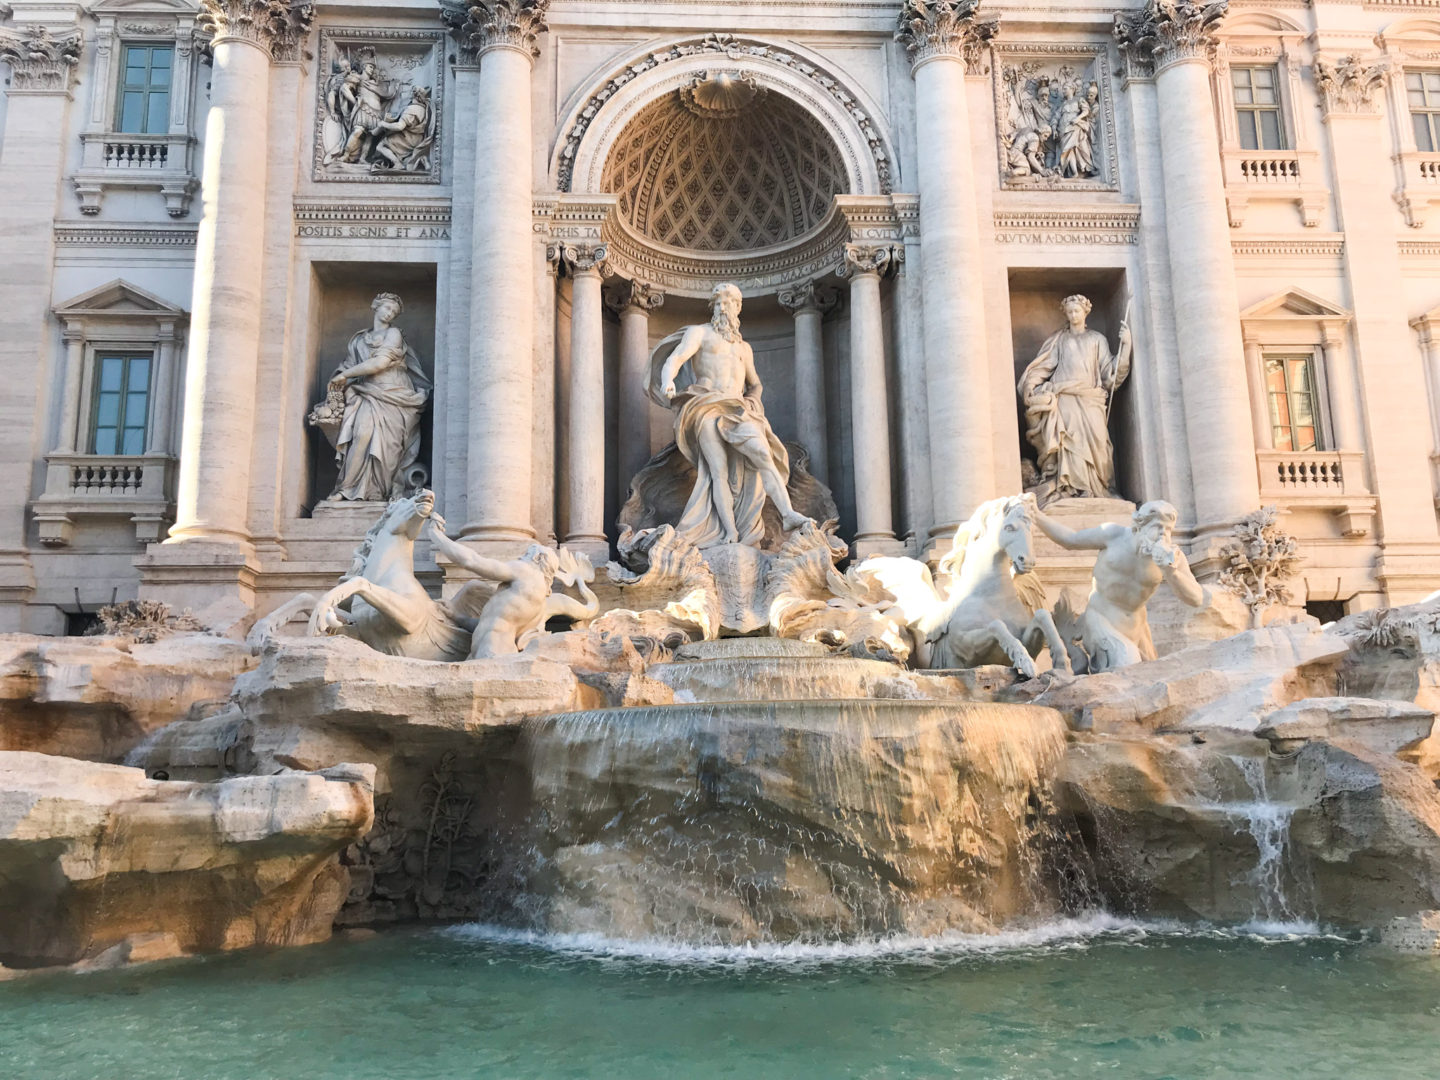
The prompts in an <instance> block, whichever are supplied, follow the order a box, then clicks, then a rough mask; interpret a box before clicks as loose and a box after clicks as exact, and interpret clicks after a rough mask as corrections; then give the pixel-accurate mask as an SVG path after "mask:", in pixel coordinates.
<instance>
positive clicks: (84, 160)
mask: <svg viewBox="0 0 1440 1080" xmlns="http://www.w3.org/2000/svg"><path fill="white" fill-rule="evenodd" d="M80 143H81V157H80V162H81V163H80V168H79V169H78V170H77V171H76V173H75V177H74V183H75V193H76V195H78V196H79V198H80V212H81V213H82V214H87V215H88V214H98V213H99V212H100V203H101V201H102V200H103V198H104V195H105V192H106V191H107V190H116V189H124V188H129V189H142V190H149V191H159V192H160V194H161V196H162V197H163V198H164V199H165V209H166V212H167V213H169V215H170V216H171V217H175V218H180V217H185V216H186V214H188V213H189V211H190V199H191V196H192V195H193V194H194V192H195V189H196V187H197V186H198V180H197V178H196V176H195V171H194V151H195V137H194V136H192V135H186V134H184V133H179V134H176V133H173V132H172V133H168V134H160V135H128V134H117V133H114V132H85V133H84V134H82V135H81V136H80Z"/></svg>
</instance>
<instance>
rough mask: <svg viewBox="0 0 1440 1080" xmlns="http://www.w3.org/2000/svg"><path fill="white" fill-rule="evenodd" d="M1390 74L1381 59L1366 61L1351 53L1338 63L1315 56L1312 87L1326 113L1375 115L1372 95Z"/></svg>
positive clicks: (1373, 96)
mask: <svg viewBox="0 0 1440 1080" xmlns="http://www.w3.org/2000/svg"><path fill="white" fill-rule="evenodd" d="M1389 71H1390V68H1389V64H1388V63H1387V62H1386V61H1385V60H1383V59H1372V60H1365V59H1363V58H1361V57H1359V56H1355V55H1353V54H1352V55H1350V56H1342V57H1340V58H1339V59H1338V60H1327V59H1325V58H1324V57H1323V56H1317V57H1316V58H1315V86H1316V87H1317V88H1318V89H1319V91H1320V95H1321V97H1322V98H1323V100H1324V104H1325V112H1326V113H1327V114H1328V113H1332V112H1340V113H1368V112H1374V111H1375V110H1376V104H1375V92H1376V91H1377V90H1379V89H1380V87H1382V86H1383V85H1384V84H1385V77H1386V75H1388V74H1389Z"/></svg>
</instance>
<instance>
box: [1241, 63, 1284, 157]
mask: <svg viewBox="0 0 1440 1080" xmlns="http://www.w3.org/2000/svg"><path fill="white" fill-rule="evenodd" d="M1230 79H1231V82H1232V85H1233V87H1234V91H1235V121H1236V123H1237V124H1238V125H1239V128H1240V147H1241V149H1244V150H1284V149H1285V125H1284V124H1282V123H1281V122H1280V95H1279V92H1278V91H1277V90H1276V86H1277V85H1278V83H1279V78H1278V76H1277V72H1276V69H1275V68H1273V67H1239V68H1231V69H1230Z"/></svg>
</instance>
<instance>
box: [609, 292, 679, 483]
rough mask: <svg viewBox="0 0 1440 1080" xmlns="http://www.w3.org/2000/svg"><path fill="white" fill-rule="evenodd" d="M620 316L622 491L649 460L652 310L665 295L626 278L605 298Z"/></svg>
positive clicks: (620, 457) (663, 301)
mask: <svg viewBox="0 0 1440 1080" xmlns="http://www.w3.org/2000/svg"><path fill="white" fill-rule="evenodd" d="M606 303H607V304H608V305H609V306H610V308H611V310H613V311H615V312H616V313H617V314H619V316H620V388H619V394H618V397H619V409H620V417H619V419H620V451H619V469H620V475H619V479H620V492H621V497H622V498H623V497H624V493H625V492H626V491H627V490H628V487H629V485H630V482H631V481H632V480H634V479H635V474H636V473H638V472H639V471H640V470H641V469H643V468H644V467H645V463H646V462H648V461H649V460H650V398H649V397H648V396H647V395H646V393H645V381H646V379H647V377H648V376H649V371H648V367H649V362H650V312H652V311H654V310H655V309H656V308H658V307H659V306H660V305H661V304H663V303H665V294H664V293H663V292H661V291H660V290H659V289H657V288H655V286H653V285H646V284H645V283H644V282H643V281H625V282H621V283H620V284H619V285H617V286H615V288H613V289H612V290H611V291H610V294H609V296H607V297H606Z"/></svg>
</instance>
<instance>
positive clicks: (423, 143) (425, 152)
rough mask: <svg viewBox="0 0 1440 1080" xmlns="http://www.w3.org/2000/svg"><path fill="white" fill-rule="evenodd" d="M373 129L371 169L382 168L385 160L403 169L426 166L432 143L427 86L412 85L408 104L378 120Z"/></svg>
mask: <svg viewBox="0 0 1440 1080" xmlns="http://www.w3.org/2000/svg"><path fill="white" fill-rule="evenodd" d="M376 130H377V131H378V132H379V134H380V137H379V139H378V140H377V141H376V143H375V157H376V159H377V160H376V161H374V162H373V163H372V164H371V166H370V167H371V169H381V168H384V167H385V164H384V163H385V162H388V163H389V167H390V168H392V169H401V170H404V171H406V172H411V171H416V170H423V169H429V168H430V148H431V147H432V146H434V145H435V110H434V109H432V108H431V107H430V90H429V88H428V87H424V86H415V87H412V88H411V90H410V103H409V104H408V105H406V106H405V108H403V109H401V110H400V112H399V113H397V114H396V115H395V117H394V118H392V119H386V120H383V121H381V123H380V124H379V126H378V127H377V128H376Z"/></svg>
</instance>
